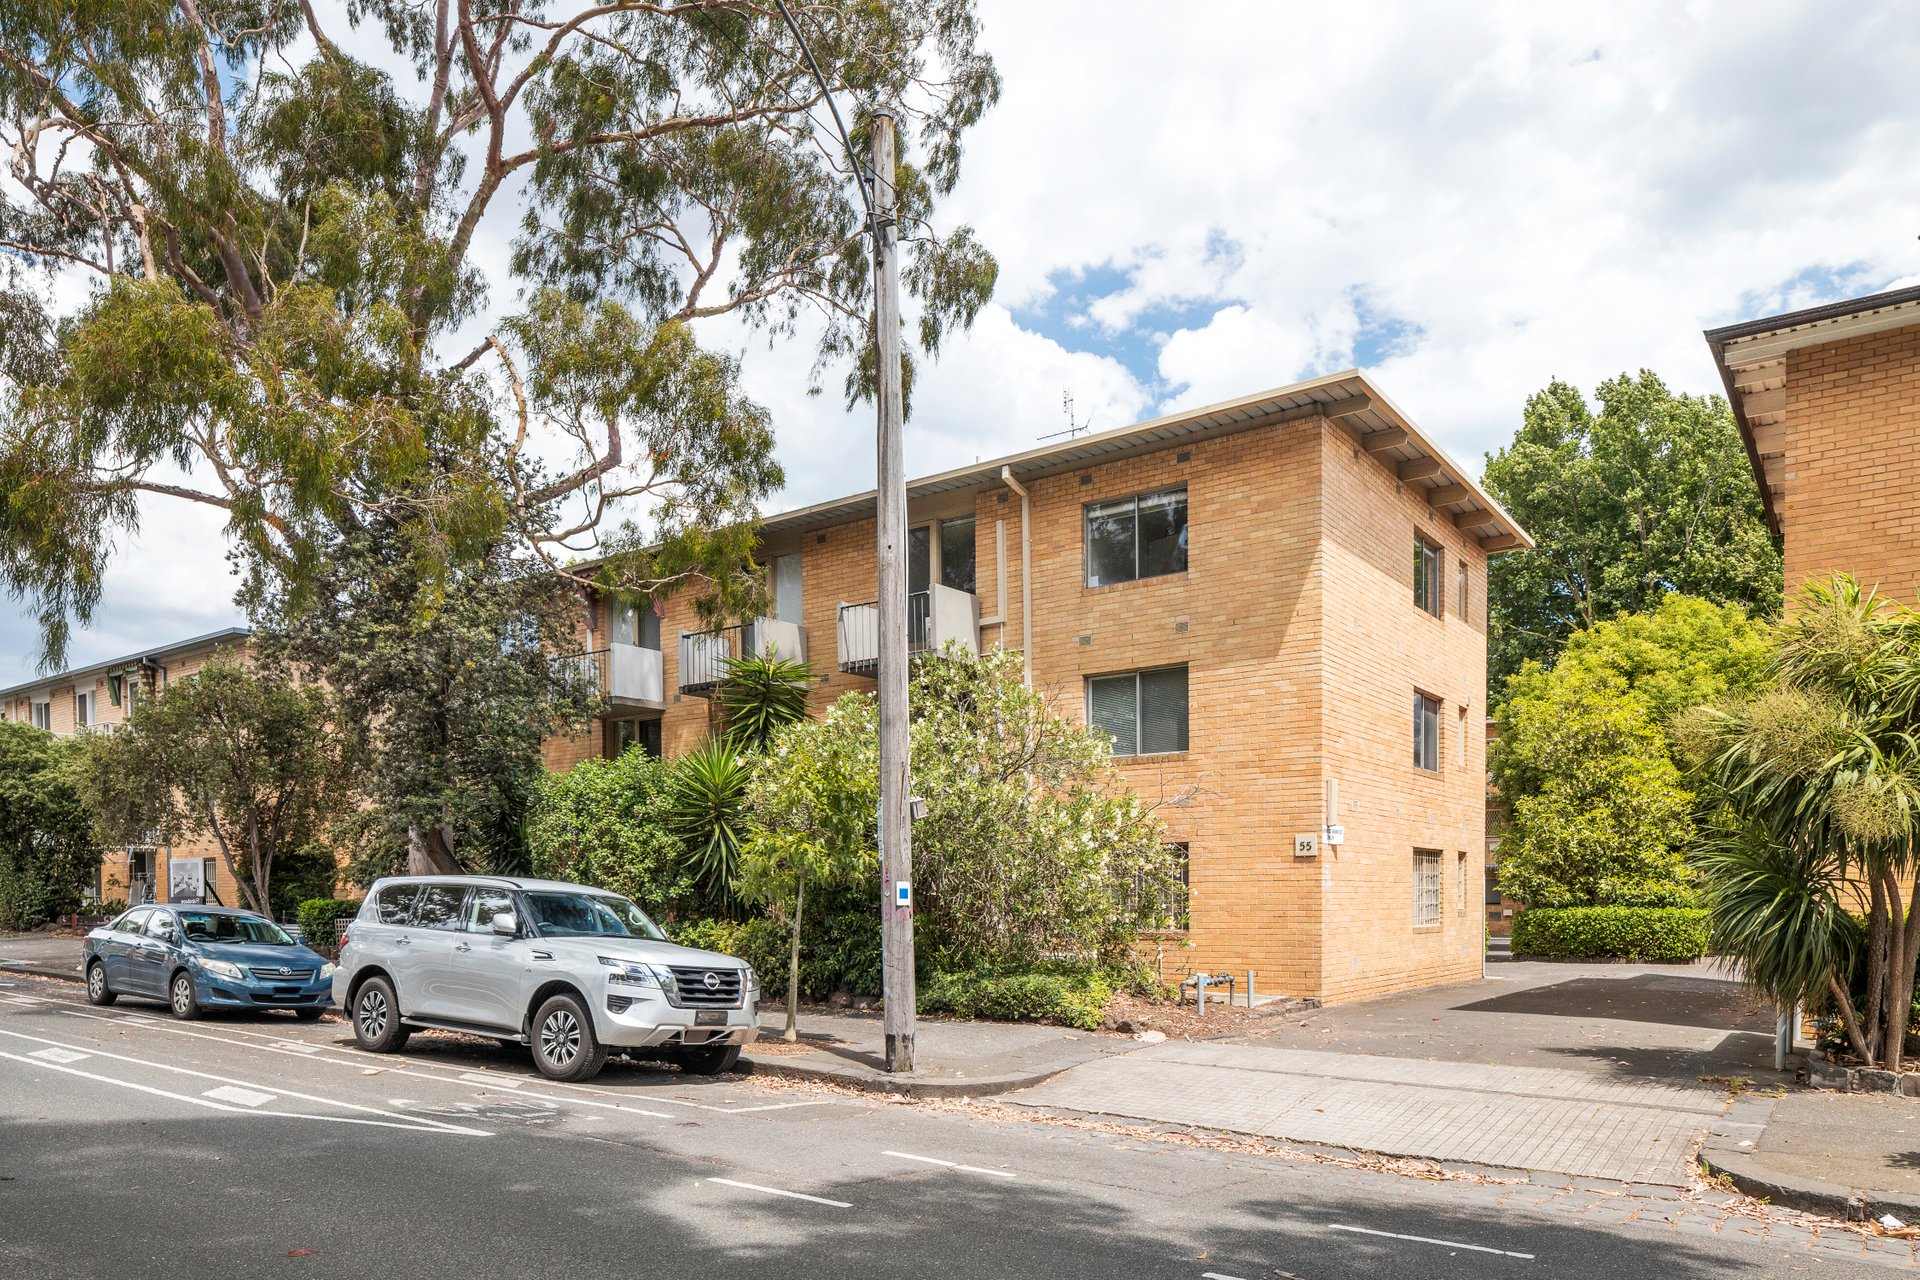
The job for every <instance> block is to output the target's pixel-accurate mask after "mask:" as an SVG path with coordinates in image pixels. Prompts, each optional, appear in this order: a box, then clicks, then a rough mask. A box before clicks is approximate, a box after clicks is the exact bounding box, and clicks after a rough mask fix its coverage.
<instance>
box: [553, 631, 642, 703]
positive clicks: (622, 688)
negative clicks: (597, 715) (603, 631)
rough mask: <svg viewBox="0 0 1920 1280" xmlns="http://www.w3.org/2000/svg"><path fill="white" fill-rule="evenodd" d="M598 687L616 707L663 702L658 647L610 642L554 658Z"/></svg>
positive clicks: (602, 694)
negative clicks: (589, 649) (598, 647)
mask: <svg viewBox="0 0 1920 1280" xmlns="http://www.w3.org/2000/svg"><path fill="white" fill-rule="evenodd" d="M558 661H559V662H561V663H563V664H566V665H567V666H568V667H569V668H570V669H571V670H572V671H573V672H574V673H575V674H577V675H578V676H579V677H580V678H581V679H584V680H586V681H587V682H588V683H590V684H592V685H593V687H594V688H595V689H597V690H599V691H600V696H601V697H603V698H605V699H606V700H607V701H608V702H609V703H611V704H613V705H614V706H616V707H649V708H655V709H657V708H660V707H664V706H665V705H666V681H665V677H664V673H663V670H662V666H661V661H660V651H659V650H658V649H648V648H645V647H643V646H641V645H637V644H610V645H608V646H607V647H606V648H604V649H594V650H591V651H589V652H587V653H575V654H569V655H568V656H566V657H564V658H561V659H559V660H558Z"/></svg>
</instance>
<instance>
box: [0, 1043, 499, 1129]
mask: <svg viewBox="0 0 1920 1280" xmlns="http://www.w3.org/2000/svg"><path fill="white" fill-rule="evenodd" d="M0 1058H4V1059H6V1060H8V1061H10V1062H24V1063H26V1064H27V1065H28V1066H30V1067H45V1068H46V1069H47V1070H49V1071H59V1072H63V1073H64V1074H66V1075H70V1076H79V1077H80V1078H81V1079H83V1080H97V1081H99V1082H100V1083H101V1084H110V1085H113V1086H115V1087H116V1088H120V1089H133V1090H136V1091H138V1092H140V1093H149V1094H152V1095H153V1096H155V1097H157V1098H172V1099H173V1100H174V1101H176V1102H187V1103H191V1104H192V1105H194V1106H196V1107H206V1108H207V1109H208V1110H210V1111H232V1112H240V1108H239V1107H234V1106H229V1105H227V1104H226V1103H224V1102H216V1101H214V1100H213V1099H211V1098H196V1097H194V1096H193V1095H192V1094H190V1093H175V1092H173V1091H172V1090H171V1089H158V1088H155V1087H154V1086H153V1085H150V1084H135V1083H134V1082H133V1081H131V1080H116V1079H114V1078H113V1077H112V1076H103V1075H99V1074H96V1073H95V1072H92V1071H82V1070H80V1068H78V1067H63V1066H57V1065H55V1064H53V1063H50V1062H37V1061H35V1060H34V1059H32V1058H29V1057H26V1056H24V1055H22V1054H17V1053H7V1052H6V1051H4V1050H0ZM339 1105H342V1106H345V1105H348V1104H345V1103H341V1104H339ZM360 1110H372V1108H370V1107H363V1108H360ZM240 1113H241V1114H247V1115H259V1116H275V1117H278V1118H280V1119H283V1120H319V1121H323V1122H325V1123H328V1124H361V1125H367V1126H369V1127H371V1128H375V1129H410V1130H412V1131H413V1132H414V1133H449V1134H461V1135H463V1136H466V1137H473V1138H490V1137H492V1136H493V1135H492V1134H491V1133H489V1132H487V1131H486V1130H485V1129H469V1128H467V1127H465V1126H464V1125H457V1124H444V1123H442V1122H440V1121H438V1120H419V1121H413V1122H408V1121H405V1120H400V1121H394V1120H367V1119H364V1118H363V1117H360V1116H326V1115H314V1114H312V1113H311V1112H304V1111H253V1112H240ZM381 1114H382V1115H385V1114H387V1113H386V1112H382V1113H381Z"/></svg>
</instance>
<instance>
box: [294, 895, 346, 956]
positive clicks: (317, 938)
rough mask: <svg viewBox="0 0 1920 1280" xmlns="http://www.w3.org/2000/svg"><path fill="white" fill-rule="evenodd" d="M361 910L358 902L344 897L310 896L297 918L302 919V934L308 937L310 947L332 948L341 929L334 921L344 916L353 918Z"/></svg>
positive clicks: (296, 915) (296, 914)
mask: <svg viewBox="0 0 1920 1280" xmlns="http://www.w3.org/2000/svg"><path fill="white" fill-rule="evenodd" d="M359 912H360V904H359V903H358V902H349V901H347V900H346V899H344V898H309V899H307V900H306V901H305V902H303V903H301V904H300V909H299V911H297V912H295V913H294V914H295V918H296V919H298V920H299V921H300V936H301V937H302V938H304V939H306V943H307V945H308V946H310V947H316V946H317V947H326V948H328V949H329V950H331V949H332V947H333V945H334V943H336V942H338V941H339V940H340V934H339V931H338V930H337V929H336V928H335V927H334V922H335V921H337V920H340V919H342V918H349V919H350V918H352V917H353V916H355V915H358V914H359Z"/></svg>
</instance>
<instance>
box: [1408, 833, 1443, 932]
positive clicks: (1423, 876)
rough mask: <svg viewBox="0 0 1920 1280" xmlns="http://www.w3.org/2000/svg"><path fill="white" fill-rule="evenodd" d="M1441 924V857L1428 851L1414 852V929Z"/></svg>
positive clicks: (1418, 850)
mask: <svg viewBox="0 0 1920 1280" xmlns="http://www.w3.org/2000/svg"><path fill="white" fill-rule="evenodd" d="M1439 923H1440V855H1439V854H1438V853H1437V852H1433V851H1430V850H1427V849H1415V850H1414V851H1413V927H1414V928H1416V929H1422V928H1427V927H1429V926H1431V925H1437V924H1439Z"/></svg>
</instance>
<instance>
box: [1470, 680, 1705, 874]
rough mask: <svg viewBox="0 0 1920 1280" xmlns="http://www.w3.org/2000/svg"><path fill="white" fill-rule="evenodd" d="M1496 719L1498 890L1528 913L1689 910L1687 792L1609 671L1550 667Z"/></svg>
mask: <svg viewBox="0 0 1920 1280" xmlns="http://www.w3.org/2000/svg"><path fill="white" fill-rule="evenodd" d="M1500 722H1501V732H1500V737H1499V739H1498V740H1497V741H1496V742H1495V744H1494V751H1493V775H1494V778H1495V780H1496V785H1497V786H1498V788H1499V791H1500V794H1501V795H1502V796H1504V797H1507V798H1508V800H1509V802H1510V804H1511V809H1510V811H1509V815H1508V823H1507V827H1506V829H1505V830H1504V831H1503V832H1502V833H1501V837H1500V887H1501V888H1502V889H1503V890H1504V891H1505V892H1507V893H1508V894H1511V895H1512V896H1513V897H1515V898H1518V899H1519V900H1520V901H1522V902H1524V903H1526V904H1528V905H1529V906H1531V907H1572V906H1614V905H1619V906H1649V907H1651V906H1682V905H1690V904H1691V902H1692V893H1691V889H1690V887H1689V884H1688V875H1687V872H1686V867H1685V852H1684V851H1685V848H1686V846H1687V843H1688V842H1689V841H1690V840H1691V839H1692V837H1693V822H1692V815H1691V808H1692V803H1693V796H1692V794H1691V793H1690V792H1688V791H1687V789H1686V788H1685V786H1684V785H1683V782H1682V778H1681V776H1680V771H1679V770H1678V769H1677V768H1675V767H1674V764H1673V762H1672V761H1671V760H1670V759H1668V757H1667V745H1666V739H1665V735H1663V734H1662V733H1661V731H1660V729H1659V727H1658V726H1657V725H1655V724H1654V723H1653V721H1652V719H1651V718H1650V716H1649V715H1648V713H1647V710H1646V706H1645V704H1644V703H1643V702H1641V701H1640V699H1639V698H1638V697H1636V696H1634V694H1633V693H1632V692H1631V691H1629V690H1628V688H1627V687H1626V685H1625V683H1624V682H1623V681H1621V679H1620V678H1619V677H1618V676H1616V675H1614V674H1612V673H1611V672H1607V671H1601V672H1597V673H1588V672H1585V671H1574V672H1569V673H1567V674H1566V675H1564V676H1562V675H1560V674H1559V673H1558V672H1556V673H1555V674H1554V677H1553V678H1551V679H1547V680H1542V681H1538V682H1535V683H1533V684H1530V685H1529V686H1528V688H1527V691H1525V692H1523V693H1521V694H1520V695H1519V696H1517V697H1514V698H1511V699H1510V700H1509V701H1508V702H1507V704H1506V705H1505V706H1503V707H1502V708H1501V710H1500Z"/></svg>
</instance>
